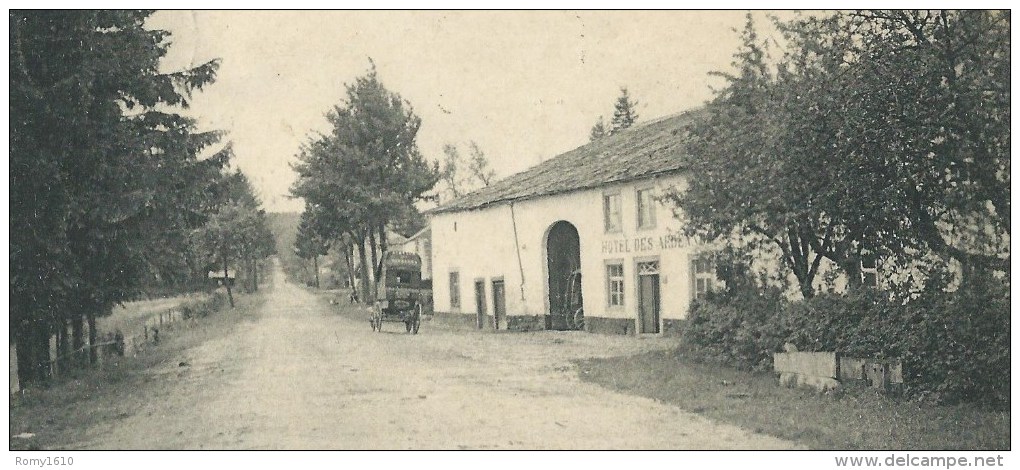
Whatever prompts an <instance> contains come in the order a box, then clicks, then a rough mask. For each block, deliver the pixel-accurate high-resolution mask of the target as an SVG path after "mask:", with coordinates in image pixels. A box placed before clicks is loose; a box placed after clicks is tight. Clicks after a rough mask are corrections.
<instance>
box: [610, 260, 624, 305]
mask: <svg viewBox="0 0 1020 470" xmlns="http://www.w3.org/2000/svg"><path fill="white" fill-rule="evenodd" d="M606 283H607V291H608V292H609V306H610V307H621V306H623V264H607V265H606Z"/></svg>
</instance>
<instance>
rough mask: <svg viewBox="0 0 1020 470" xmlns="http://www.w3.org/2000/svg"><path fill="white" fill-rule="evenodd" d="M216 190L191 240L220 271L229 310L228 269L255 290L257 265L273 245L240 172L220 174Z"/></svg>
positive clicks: (265, 221)
mask: <svg viewBox="0 0 1020 470" xmlns="http://www.w3.org/2000/svg"><path fill="white" fill-rule="evenodd" d="M217 191H218V194H219V197H220V199H219V201H218V205H217V206H216V208H215V212H214V213H213V214H212V215H211V217H210V218H209V220H208V222H206V223H205V224H204V225H202V226H201V227H200V228H198V229H196V230H195V231H194V233H193V240H194V242H195V243H196V244H197V246H198V247H200V250H201V251H202V252H203V253H205V254H206V255H207V256H208V258H209V259H212V260H214V266H215V268H216V269H222V272H223V280H224V284H225V286H226V289H227V298H228V299H229V302H230V307H231V308H233V307H234V294H233V289H232V286H231V283H230V282H229V273H230V267H231V266H235V267H237V268H241V269H243V270H244V271H245V272H246V274H245V282H246V285H247V288H248V291H249V292H252V291H255V290H257V289H258V263H259V262H260V261H261V260H263V259H265V258H267V257H269V256H271V255H273V254H275V253H276V243H275V239H274V238H273V235H272V232H271V230H270V229H269V222H268V219H267V217H266V214H265V211H264V210H262V209H261V208H260V206H261V203H260V201H259V199H258V197H257V196H256V195H255V190H254V188H253V187H252V185H251V182H250V181H249V180H248V178H247V177H246V176H245V175H244V174H243V173H241V172H240V171H235V172H233V173H227V174H225V175H223V178H222V180H221V181H220V183H219V185H218V188H217ZM241 269H236V271H238V272H240V271H241ZM235 278H239V276H235Z"/></svg>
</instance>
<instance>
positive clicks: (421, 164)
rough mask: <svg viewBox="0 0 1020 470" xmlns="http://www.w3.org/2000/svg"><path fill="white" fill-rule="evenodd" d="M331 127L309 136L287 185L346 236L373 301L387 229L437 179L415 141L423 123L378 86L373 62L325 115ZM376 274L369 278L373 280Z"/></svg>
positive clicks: (331, 235) (329, 232)
mask: <svg viewBox="0 0 1020 470" xmlns="http://www.w3.org/2000/svg"><path fill="white" fill-rule="evenodd" d="M326 118H327V120H328V121H329V122H330V124H331V126H332V129H331V131H330V133H328V134H325V135H316V136H313V137H312V138H311V139H310V140H309V142H307V143H306V144H305V145H304V146H303V147H302V149H301V153H300V154H299V155H298V160H299V161H298V163H297V164H295V165H294V166H293V168H294V170H295V171H296V172H297V173H298V180H297V182H296V183H295V184H294V186H293V187H292V188H291V193H292V194H293V195H294V196H296V197H301V198H304V200H305V202H306V204H307V205H308V206H309V207H312V208H313V210H315V211H317V212H321V214H322V215H321V216H317V217H315V218H314V219H315V220H317V221H319V222H320V224H321V225H322V226H321V227H318V228H317V230H318V233H320V234H322V235H323V236H325V237H327V238H328V239H330V240H342V239H345V238H346V239H349V240H351V241H352V242H353V243H352V244H353V246H355V247H356V249H357V251H358V257H359V260H360V266H361V270H360V274H361V283H362V287H363V289H364V298H366V299H370V298H373V295H371V294H372V293H373V292H374V290H373V286H372V282H371V280H372V279H374V278H377V277H378V274H379V270H381V268H382V259H383V257H384V256H385V252H386V251H387V246H386V229H387V227H388V224H389V223H390V222H392V221H393V220H394V219H395V218H396V217H398V216H400V215H401V214H403V213H406V211H407V207H408V206H410V205H412V204H413V203H414V202H415V201H417V200H420V199H421V198H422V197H423V194H424V193H425V192H426V191H429V190H430V189H432V187H433V186H434V185H435V184H436V183H437V182H438V181H439V178H440V171H439V166H438V164H434V163H433V164H430V163H428V162H427V161H426V160H425V159H424V158H423V156H422V155H421V152H420V151H419V150H418V146H417V144H416V142H415V138H416V136H417V133H418V129H419V127H420V126H421V119H420V118H418V116H416V115H415V114H414V112H413V110H412V109H411V106H410V104H408V103H407V102H406V101H405V100H404V99H403V98H401V97H400V95H398V94H396V93H393V92H390V91H389V90H387V89H386V88H385V87H384V86H383V84H382V83H381V82H380V81H379V78H378V75H377V73H376V69H375V64H372V67H371V69H370V70H369V72H368V74H367V75H365V76H363V77H358V78H357V79H356V80H355V82H354V83H353V84H350V85H347V99H346V100H345V102H344V103H342V104H340V105H337V106H334V107H333V109H332V110H331V111H330V112H329V113H328V114H327V116H326ZM372 274H374V276H371V275H372Z"/></svg>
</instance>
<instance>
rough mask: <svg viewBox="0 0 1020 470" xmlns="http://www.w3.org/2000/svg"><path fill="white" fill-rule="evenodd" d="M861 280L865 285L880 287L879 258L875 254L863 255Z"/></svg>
mask: <svg viewBox="0 0 1020 470" xmlns="http://www.w3.org/2000/svg"><path fill="white" fill-rule="evenodd" d="M861 280H862V281H864V287H871V288H877V287H878V260H877V259H875V255H872V254H868V253H865V254H864V255H862V256H861Z"/></svg>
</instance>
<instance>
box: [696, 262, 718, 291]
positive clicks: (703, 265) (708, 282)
mask: <svg viewBox="0 0 1020 470" xmlns="http://www.w3.org/2000/svg"><path fill="white" fill-rule="evenodd" d="M692 271H694V298H695V299H700V298H702V297H704V296H705V294H707V293H709V292H711V291H712V289H713V287H714V286H713V284H714V283H715V263H713V262H712V259H711V258H708V257H700V258H695V259H694V261H693V266H692Z"/></svg>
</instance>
